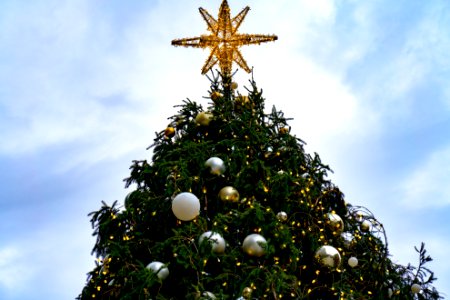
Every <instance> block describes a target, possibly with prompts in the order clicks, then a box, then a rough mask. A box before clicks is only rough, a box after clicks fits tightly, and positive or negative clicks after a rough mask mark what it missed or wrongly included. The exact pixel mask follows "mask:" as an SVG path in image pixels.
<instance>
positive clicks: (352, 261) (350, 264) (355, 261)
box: [348, 256, 358, 268]
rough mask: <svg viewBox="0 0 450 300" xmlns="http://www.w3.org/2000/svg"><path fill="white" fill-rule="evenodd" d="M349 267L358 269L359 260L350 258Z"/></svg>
mask: <svg viewBox="0 0 450 300" xmlns="http://www.w3.org/2000/svg"><path fill="white" fill-rule="evenodd" d="M348 265H349V266H350V267H352V268H354V267H356V266H357V265H358V259H357V258H356V257H354V256H352V257H350V258H349V259H348Z"/></svg>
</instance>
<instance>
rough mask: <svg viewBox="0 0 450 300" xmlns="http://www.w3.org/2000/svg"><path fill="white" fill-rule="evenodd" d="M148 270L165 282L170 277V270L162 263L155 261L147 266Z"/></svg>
mask: <svg viewBox="0 0 450 300" xmlns="http://www.w3.org/2000/svg"><path fill="white" fill-rule="evenodd" d="M147 269H149V270H151V271H152V272H153V273H155V274H156V276H158V278H159V279H161V280H164V279H166V278H167V276H169V269H168V268H167V267H165V266H164V264H163V263H162V262H159V261H153V262H151V263H149V264H148V265H147Z"/></svg>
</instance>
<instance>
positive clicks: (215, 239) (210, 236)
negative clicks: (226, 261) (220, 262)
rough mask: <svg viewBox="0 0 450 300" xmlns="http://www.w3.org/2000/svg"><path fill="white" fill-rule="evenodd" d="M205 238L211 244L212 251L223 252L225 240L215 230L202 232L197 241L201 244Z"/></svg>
mask: <svg viewBox="0 0 450 300" xmlns="http://www.w3.org/2000/svg"><path fill="white" fill-rule="evenodd" d="M205 239H206V240H208V242H209V243H210V244H211V250H212V251H213V252H214V253H217V254H221V253H224V252H225V240H224V239H223V237H222V236H221V235H220V234H218V233H217V232H212V231H207V232H205V233H203V234H202V235H201V236H200V238H199V239H198V243H199V244H202V243H203V240H205Z"/></svg>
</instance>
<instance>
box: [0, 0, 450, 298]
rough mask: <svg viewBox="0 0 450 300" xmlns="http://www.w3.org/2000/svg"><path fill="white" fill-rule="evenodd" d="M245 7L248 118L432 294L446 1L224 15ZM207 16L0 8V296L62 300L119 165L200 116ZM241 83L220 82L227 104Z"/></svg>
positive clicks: (447, 108) (304, 1)
mask: <svg viewBox="0 0 450 300" xmlns="http://www.w3.org/2000/svg"><path fill="white" fill-rule="evenodd" d="M229 4H230V6H231V9H232V14H233V15H234V14H236V13H238V12H239V11H240V9H242V8H243V7H244V6H246V5H250V7H251V8H252V9H251V11H250V12H249V14H248V15H247V18H246V22H245V23H244V24H243V25H242V26H241V28H240V32H243V33H267V34H272V33H275V34H277V35H278V36H279V40H278V41H277V42H276V43H271V44H265V45H262V46H260V47H256V46H249V47H245V48H243V50H242V52H243V54H244V56H245V58H246V59H247V62H248V64H249V65H250V66H254V67H255V79H256V82H257V84H258V86H259V87H261V88H263V90H264V95H265V97H266V99H267V104H266V107H268V108H271V106H272V105H276V107H277V108H278V109H280V110H282V111H284V112H285V114H286V116H288V117H293V118H294V121H292V122H291V126H292V132H293V133H294V134H296V135H297V136H299V137H301V138H302V139H303V140H305V141H306V142H307V143H308V145H307V151H308V152H311V153H312V152H318V153H319V154H320V156H321V158H322V160H323V161H324V162H325V163H327V164H329V165H330V166H331V168H332V169H333V170H334V174H332V175H331V178H332V180H333V182H334V183H335V184H337V185H338V186H339V187H340V188H341V189H342V190H343V192H344V193H345V194H346V199H347V201H348V202H350V203H352V204H355V205H364V206H366V207H368V208H369V209H371V210H372V211H373V212H374V213H375V215H376V216H377V218H378V219H379V220H380V221H381V222H382V223H383V224H384V225H385V227H386V230H387V234H388V240H389V247H390V250H391V254H392V255H393V259H394V261H398V262H400V263H403V264H406V263H407V262H412V263H413V264H416V262H417V256H416V255H415V251H414V249H413V247H414V245H420V243H421V242H422V241H424V242H425V243H426V245H427V249H428V252H429V253H430V254H431V255H432V257H433V258H434V259H435V261H434V262H433V263H432V264H431V265H430V267H431V268H432V269H433V270H434V271H435V272H436V276H437V277H439V280H438V282H437V284H436V286H437V287H438V288H439V289H440V290H441V291H442V292H444V293H446V294H447V295H450V288H449V287H450V272H449V271H448V270H450V260H449V259H448V257H449V256H448V255H449V251H450V250H449V249H450V238H449V237H450V221H449V220H448V215H449V213H450V133H449V132H450V56H449V55H448V53H450V2H448V1H446V0H442V1H439V0H429V1H421V0H396V1H388V0H373V1H354V0H347V1H343V0H342V1H338V0H315V1H309V0H295V1H294V0H280V1H269V0H246V1H238V0H229ZM219 5H220V1H219V0H216V1H175V0H159V1H156V0H155V1H152V0H147V1H144V0H134V1H126V2H125V1H119V0H108V1H106V0H99V1H89V0H77V1H74V0H41V1H33V2H30V1H25V0H14V1H13V0H3V1H0V64H1V68H0V82H1V84H0V136H1V139H2V142H1V143H0V168H1V171H2V172H1V173H0V207H1V209H0V295H1V298H2V299H4V300H14V299H46V300H53V299H55V300H59V299H73V298H74V297H75V296H77V295H78V293H79V292H80V290H81V289H82V287H83V285H84V282H85V279H86V276H85V274H86V273H87V272H88V271H89V270H90V269H91V268H92V267H93V265H94V258H93V257H92V256H91V255H90V251H91V249H92V247H93V244H94V239H93V238H92V236H91V232H92V230H91V227H90V223H89V219H88V217H87V214H88V213H89V212H91V211H93V210H95V209H97V208H99V207H100V201H101V200H105V201H107V202H109V203H111V202H112V201H114V200H119V201H122V200H123V198H124V196H125V195H126V194H127V193H128V192H129V191H127V190H125V189H124V185H123V182H122V179H123V178H125V177H127V176H128V167H129V166H130V165H131V161H132V160H133V159H150V157H151V153H150V152H149V151H146V150H145V148H146V147H147V146H148V145H150V144H151V143H152V140H153V137H154V132H155V131H160V130H162V129H164V128H165V127H166V125H167V119H166V118H167V117H169V116H171V115H173V114H174V113H175V112H176V109H174V108H173V106H174V105H176V104H179V103H180V102H181V101H182V100H183V99H185V98H186V97H189V98H190V99H192V100H196V101H198V102H200V103H202V104H206V101H205V100H204V99H203V98H202V96H204V95H206V92H207V89H208V86H209V85H208V80H207V79H206V78H205V77H204V76H202V75H201V74H200V69H201V66H202V65H203V62H204V60H205V59H206V58H207V55H208V53H207V52H206V51H202V50H199V49H181V48H173V47H171V46H170V41H171V40H172V39H174V38H180V37H191V36H197V35H199V34H202V33H204V32H205V31H206V25H205V23H204V22H203V20H202V18H201V17H200V15H199V14H198V7H199V6H202V7H204V8H206V9H207V10H208V11H209V12H210V13H211V14H212V15H216V13H217V10H218V8H219ZM248 78H249V77H248V75H247V74H245V73H244V72H243V71H240V72H238V74H237V77H236V80H237V81H238V83H239V84H240V88H241V89H242V91H244V90H243V88H242V86H243V85H245V84H246V83H247V82H248Z"/></svg>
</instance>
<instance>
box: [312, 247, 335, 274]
mask: <svg viewBox="0 0 450 300" xmlns="http://www.w3.org/2000/svg"><path fill="white" fill-rule="evenodd" d="M315 258H316V260H317V261H318V262H319V263H320V264H321V265H322V266H324V267H328V268H333V269H335V268H337V267H339V265H340V264H341V255H340V254H339V251H337V249H336V248H334V247H332V246H328V245H325V246H322V247H320V248H319V249H318V250H317V251H316V255H315Z"/></svg>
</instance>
